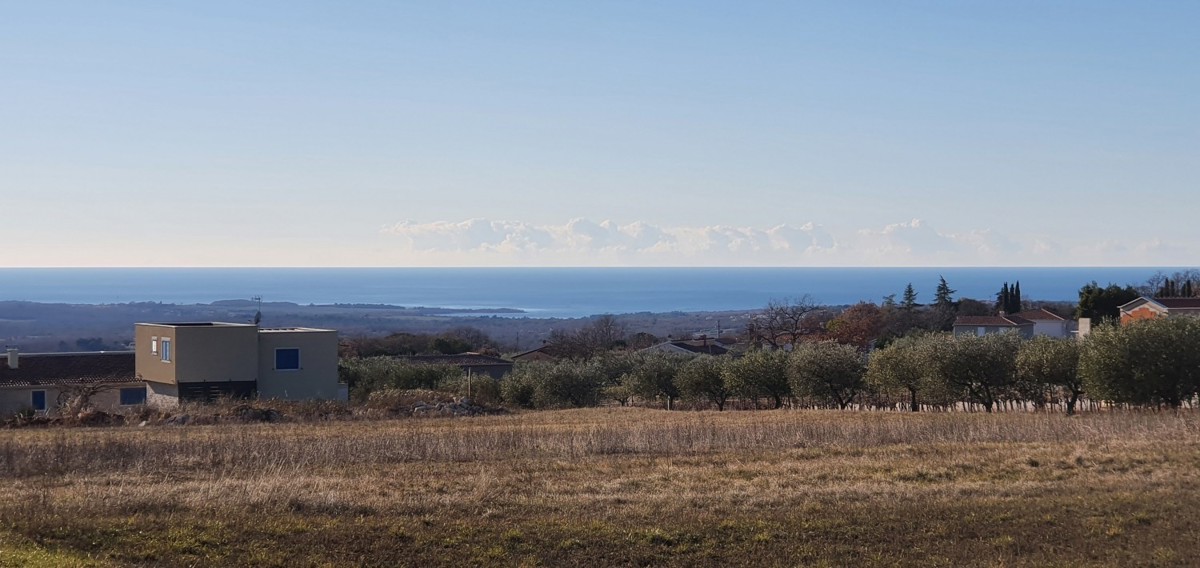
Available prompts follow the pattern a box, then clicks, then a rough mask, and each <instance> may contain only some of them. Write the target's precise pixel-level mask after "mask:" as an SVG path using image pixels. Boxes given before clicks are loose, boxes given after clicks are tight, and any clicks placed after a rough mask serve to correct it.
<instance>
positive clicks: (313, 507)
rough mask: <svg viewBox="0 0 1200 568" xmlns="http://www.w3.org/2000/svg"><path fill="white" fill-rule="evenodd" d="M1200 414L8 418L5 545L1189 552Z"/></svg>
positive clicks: (623, 560)
mask: <svg viewBox="0 0 1200 568" xmlns="http://www.w3.org/2000/svg"><path fill="white" fill-rule="evenodd" d="M1197 543H1200V416H1198V415H1197V414H1195V413H1192V412H1185V413H1151V412H1137V413H1124V412H1114V413H1093V414H1089V415H1085V416H1078V417H1074V418H1067V417H1065V416H1063V415H1061V414H1054V415H1043V414H1033V413H1028V414H1025V413H1013V414H997V415H986V414H967V413H950V414H922V415H911V414H901V413H867V412H858V413H840V412H832V411H831V412H822V411H761V412H725V413H716V412H665V411H661V410H647V409H629V408H605V409H588V410H576V411H561V412H535V413H523V414H516V415H507V416H489V417H479V418H458V419H402V420H381V421H357V422H328V423H308V424H248V425H232V424H222V425H215V426H185V427H146V428H137V427H121V428H94V429H83V428H75V429H68V428H59V429H26V430H9V431H0V566H55V567H58V566H130V565H133V566H289V567H291V566H418V565H419V566H438V565H440V566H476V565H481V566H489V565H497V566H513V565H524V566H625V565H628V566H696V565H713V566H717V565H719V566H773V565H779V566H914V565H919V566H964V565H980V566H1187V565H1192V566H1194V565H1198V564H1200V557H1198V556H1197V555H1198V554H1200V547H1198V545H1197Z"/></svg>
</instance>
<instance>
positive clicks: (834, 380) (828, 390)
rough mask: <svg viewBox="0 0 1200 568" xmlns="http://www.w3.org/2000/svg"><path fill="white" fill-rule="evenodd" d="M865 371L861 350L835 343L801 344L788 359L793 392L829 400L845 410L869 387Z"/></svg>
mask: <svg viewBox="0 0 1200 568" xmlns="http://www.w3.org/2000/svg"><path fill="white" fill-rule="evenodd" d="M865 371H866V365H865V364H864V361H863V356H862V354H861V353H859V351H858V349H856V348H855V347H854V346H853V345H847V344H844V343H837V342H835V341H822V342H820V343H801V344H799V345H797V346H796V348H795V349H794V350H793V351H792V353H791V356H789V357H788V378H789V382H790V383H791V385H792V392H793V393H795V394H806V395H808V396H812V397H815V398H820V399H825V400H829V401H832V402H833V403H834V404H836V405H837V407H838V408H842V409H844V408H846V407H847V406H850V403H852V402H854V398H855V397H857V396H858V394H859V393H861V392H862V391H863V390H864V389H865V388H866V382H864V381H863V374H864V372H865Z"/></svg>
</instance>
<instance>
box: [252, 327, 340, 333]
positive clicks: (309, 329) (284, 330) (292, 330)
mask: <svg viewBox="0 0 1200 568" xmlns="http://www.w3.org/2000/svg"><path fill="white" fill-rule="evenodd" d="M329 331H335V330H332V329H321V328H317V327H263V328H259V330H258V332H259V333H307V332H329Z"/></svg>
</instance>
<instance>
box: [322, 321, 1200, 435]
mask: <svg viewBox="0 0 1200 568" xmlns="http://www.w3.org/2000/svg"><path fill="white" fill-rule="evenodd" d="M343 378H345V379H346V380H347V382H348V383H349V384H350V387H351V391H352V394H353V396H354V397H355V398H356V399H358V400H362V399H365V397H366V396H368V395H369V393H370V392H372V391H374V390H380V389H391V388H402V389H407V388H428V389H440V390H449V391H453V392H458V393H460V394H464V395H465V394H466V389H468V388H471V389H473V390H472V394H473V396H475V397H477V398H481V399H484V400H489V399H490V401H491V402H503V403H508V404H512V405H514V406H519V407H523V408H539V409H544V408H565V407H586V406H598V405H601V404H614V403H615V404H621V405H627V404H634V403H639V404H645V405H659V406H662V407H663V408H667V409H675V408H678V407H679V406H680V405H679V403H680V402H686V403H687V406H688V407H690V408H705V407H708V408H714V409H717V410H725V409H726V408H728V407H729V405H730V404H731V403H732V402H735V401H737V402H739V403H741V405H742V406H752V407H755V408H760V407H765V408H780V407H783V406H793V407H797V406H799V407H818V408H837V409H846V408H851V407H855V408H904V409H907V410H911V411H919V410H922V409H949V408H978V409H982V410H984V411H987V412H992V411H995V410H997V409H998V408H1001V407H1011V406H1022V407H1027V408H1035V409H1036V408H1041V409H1045V408H1049V407H1062V408H1064V409H1065V411H1066V412H1067V413H1068V414H1072V413H1074V412H1075V411H1076V410H1077V407H1078V405H1079V403H1080V401H1081V400H1085V398H1086V399H1087V400H1090V401H1096V402H1105V403H1109V404H1121V405H1129V406H1145V407H1166V408H1178V407H1180V406H1182V405H1184V404H1193V403H1195V401H1196V398H1197V395H1200V319H1194V318H1164V319H1156V320H1146V321H1138V322H1135V323H1132V324H1129V325H1126V326H1116V325H1105V326H1100V327H1098V328H1096V329H1095V330H1094V331H1093V332H1092V334H1091V335H1089V336H1088V337H1087V338H1085V339H1083V340H1075V339H1055V338H1050V337H1036V338H1034V339H1030V340H1023V339H1021V338H1020V337H1018V336H1016V335H1014V334H990V335H984V336H974V335H966V336H958V337H956V336H953V335H951V334H947V333H922V334H914V335H909V336H906V337H902V338H899V339H897V340H895V341H893V342H892V343H891V344H889V345H888V346H887V347H884V348H882V349H877V350H874V351H872V352H870V353H866V352H863V351H862V350H860V349H857V348H855V347H854V346H853V345H848V344H845V343H838V342H836V341H829V340H823V341H812V342H801V343H798V344H796V345H795V346H794V347H792V348H791V349H768V348H762V349H754V350H751V351H749V352H747V353H745V354H744V355H741V356H739V357H722V356H718V357H714V356H707V355H694V356H683V355H673V354H666V353H659V352H608V353H604V354H600V355H597V356H595V357H592V358H589V359H587V360H581V359H580V360H562V361H554V362H535V363H522V364H518V365H517V366H516V367H515V368H514V370H513V372H512V373H511V374H510V375H508V376H507V377H506V378H505V379H503V380H501V381H498V382H496V381H492V380H491V379H478V378H477V379H475V381H474V383H473V384H472V385H471V386H468V384H467V382H466V379H465V378H464V377H463V375H462V372H461V371H460V370H459V369H458V368H456V367H452V366H430V365H414V364H410V363H406V362H403V361H398V360H395V359H392V358H388V357H375V358H363V359H353V360H347V361H344V362H343Z"/></svg>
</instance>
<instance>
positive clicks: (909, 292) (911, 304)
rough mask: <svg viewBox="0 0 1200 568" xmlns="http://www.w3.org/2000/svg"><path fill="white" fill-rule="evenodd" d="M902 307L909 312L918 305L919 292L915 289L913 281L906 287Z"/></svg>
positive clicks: (901, 302) (901, 301)
mask: <svg viewBox="0 0 1200 568" xmlns="http://www.w3.org/2000/svg"><path fill="white" fill-rule="evenodd" d="M900 307H902V308H904V309H905V311H909V312H911V311H913V309H915V308H916V307H917V292H916V291H915V290H913V287H912V282H909V283H908V286H905V287H904V298H903V299H902V300H900Z"/></svg>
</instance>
